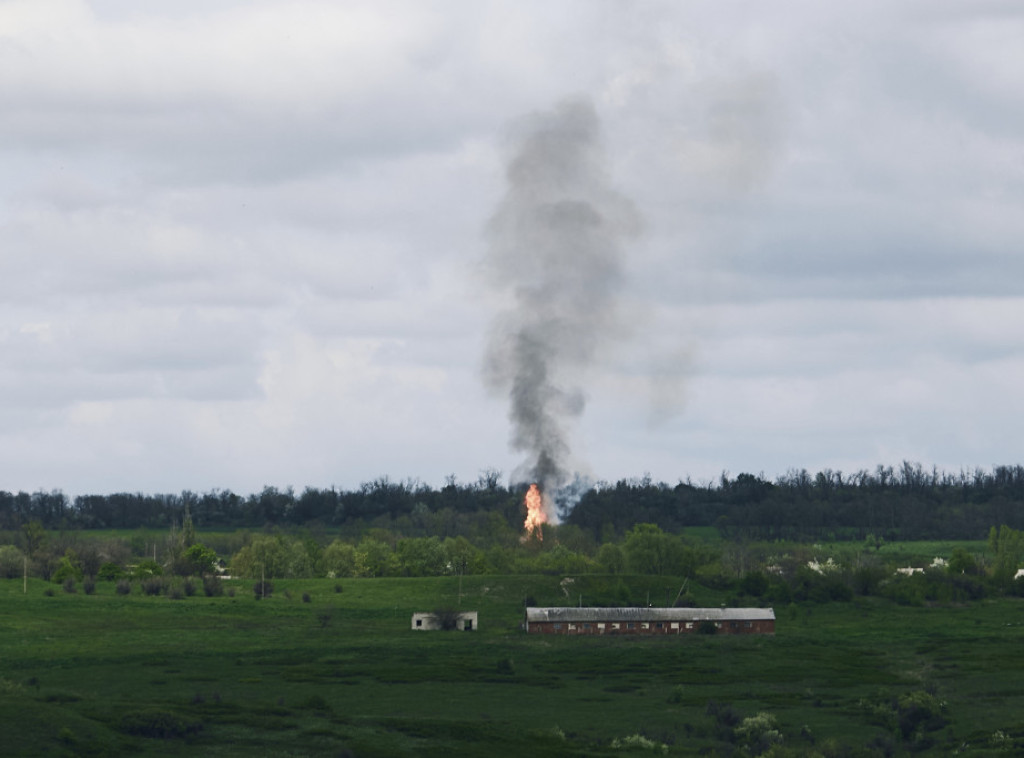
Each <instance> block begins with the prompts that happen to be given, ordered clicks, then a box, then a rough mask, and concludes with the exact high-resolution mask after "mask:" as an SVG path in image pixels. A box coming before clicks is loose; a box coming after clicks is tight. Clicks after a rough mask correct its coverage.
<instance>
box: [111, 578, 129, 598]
mask: <svg viewBox="0 0 1024 758" xmlns="http://www.w3.org/2000/svg"><path fill="white" fill-rule="evenodd" d="M114 591H115V592H117V594H118V595H130V594H131V592H132V583H131V582H129V581H128V580H127V579H118V580H117V586H116V587H115V588H114Z"/></svg>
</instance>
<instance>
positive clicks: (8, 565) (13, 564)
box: [0, 545, 25, 579]
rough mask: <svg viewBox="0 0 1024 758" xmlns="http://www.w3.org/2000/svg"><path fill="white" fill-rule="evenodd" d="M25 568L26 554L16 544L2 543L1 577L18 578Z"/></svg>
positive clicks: (0, 558) (0, 549) (0, 555)
mask: <svg viewBox="0 0 1024 758" xmlns="http://www.w3.org/2000/svg"><path fill="white" fill-rule="evenodd" d="M24 569H25V554H24V553H22V552H21V551H20V550H18V548H16V547H15V546H14V545H0V578H2V579H17V578H18V577H19V576H21V575H22V573H24Z"/></svg>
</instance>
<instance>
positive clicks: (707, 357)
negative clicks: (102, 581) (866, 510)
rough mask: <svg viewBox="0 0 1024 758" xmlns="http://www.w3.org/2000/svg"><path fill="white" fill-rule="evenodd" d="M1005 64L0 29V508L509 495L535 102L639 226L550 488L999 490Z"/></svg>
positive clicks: (508, 10)
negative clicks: (445, 489) (511, 337)
mask: <svg viewBox="0 0 1024 758" xmlns="http://www.w3.org/2000/svg"><path fill="white" fill-rule="evenodd" d="M1021 39H1024V8H1022V7H1021V5H1020V3H1018V2H1016V1H1015V0H1013V1H1004V2H1001V1H998V0H970V1H967V0H964V1H963V2H951V1H945V0H920V1H918V2H902V3H892V2H888V1H887V0H864V1H863V2H858V3H842V4H839V3H821V2H812V1H811V0H805V1H803V2H799V1H797V0H792V1H780V2H775V3H762V2H753V1H751V2H731V3H723V2H718V1H717V0H716V1H714V2H711V1H708V2H687V1H685V0H671V1H670V2H658V1H657V0H644V2H597V1H595V0H586V1H581V2H569V1H563V2H556V3H553V2H550V1H547V0H545V1H543V2H541V1H538V2H530V1H528V0H527V1H523V0H507V1H504V2H485V1H481V0H466V1H464V2H460V1H459V0H445V1H444V2H388V1H386V0H385V1H382V0H372V1H371V2H365V3H361V2H345V3H340V2H328V1H326V0H325V1H323V2H317V1H316V0H302V1H298V0H297V1H295V2H287V3H285V2H279V1H277V0H268V1H265V2H261V1H260V0H244V1H243V0H238V1H236V2H232V1H230V0H174V1H173V2H170V1H167V2H149V3H139V2H135V1H134V0H91V1H86V0H0V355H2V361H0V489H7V490H14V489H26V490H35V489H39V488H43V489H47V490H48V489H52V488H61V489H63V490H65V491H66V492H68V493H70V494H77V493H82V492H112V491H123V490H140V491H145V492H173V491H180V490H182V489H193V490H207V489H212V488H230V489H233V490H235V491H238V492H242V493H247V492H251V491H255V490H258V489H260V488H262V487H263V486H264V485H274V486H278V487H285V486H289V485H291V486H294V487H295V488H296V489H301V488H303V487H305V486H307V485H308V486H317V487H320V486H330V485H337V486H339V487H343V488H353V487H357V486H358V485H359V484H360V483H361V482H364V481H369V480H371V479H374V478H376V477H378V476H382V475H387V476H389V477H391V478H392V479H406V478H410V477H414V478H419V479H421V480H423V481H424V482H426V483H427V484H430V485H431V486H439V485H441V484H442V483H443V481H444V477H445V476H447V475H449V474H454V475H455V476H456V477H457V478H458V479H459V480H460V481H474V480H475V479H476V478H477V476H478V475H479V474H480V472H481V471H482V470H484V469H499V470H501V471H503V472H504V473H505V475H506V476H507V475H509V474H510V473H511V472H512V471H513V470H514V469H515V468H516V466H517V465H519V464H520V463H521V461H522V458H523V454H522V453H521V452H517V451H514V450H511V449H510V447H509V439H510V433H511V432H510V422H509V419H508V407H509V403H508V400H507V398H504V397H501V396H499V395H497V394H495V393H493V392H492V391H491V390H489V389H488V386H487V385H486V384H485V382H484V381H483V379H482V374H483V372H482V363H483V357H484V355H485V351H486V343H487V338H488V334H489V329H490V325H491V324H492V322H493V321H494V319H495V317H496V314H497V313H498V312H499V311H500V310H501V308H502V307H503V306H504V305H507V298H508V293H506V292H502V291H500V289H495V286H494V282H493V280H492V279H489V278H488V277H487V276H484V275H483V274H482V265H481V261H482V260H483V259H484V258H485V256H486V254H487V250H488V244H489V242H488V239H487V235H486V234H485V227H486V226H487V224H488V221H489V220H490V219H491V218H492V217H493V216H494V214H495V213H496V209H497V208H499V206H500V204H501V203H502V199H503V198H504V197H505V196H506V192H507V189H508V185H507V180H506V172H505V169H506V165H507V164H508V161H509V160H510V157H511V154H512V152H514V142H515V137H514V135H515V133H516V131H517V129H521V125H522V124H523V123H524V119H526V120H528V119H529V118H531V114H538V113H541V114H543V113H545V112H550V111H551V109H552V108H556V107H557V106H558V105H559V103H562V102H563V101H565V99H566V98H571V99H573V101H574V102H588V103H590V104H592V106H593V108H594V109H595V111H596V113H597V115H598V118H599V121H600V126H601V134H602V142H601V145H602V147H603V151H604V158H605V164H604V167H605V173H606V178H607V180H608V181H609V182H610V184H611V185H613V186H614V189H615V191H616V192H618V193H619V194H620V195H621V196H622V197H624V198H628V200H629V201H631V202H632V204H633V206H635V209H636V212H637V215H638V217H639V219H641V221H640V228H641V230H642V231H641V232H640V233H639V234H638V235H635V236H632V237H631V238H630V239H629V240H628V243H627V244H626V245H625V247H624V250H623V254H624V261H623V274H624V280H623V283H622V286H621V287H620V288H619V289H618V291H617V293H616V297H617V308H616V313H617V318H616V321H615V323H614V324H613V325H612V326H611V329H612V332H613V333H612V334H611V335H610V339H608V340H606V341H604V342H603V343H602V347H601V349H600V350H599V351H597V352H596V353H595V354H594V355H593V359H592V361H591V364H590V365H589V366H588V367H584V368H585V371H582V373H581V374H580V375H579V376H578V377H576V379H577V380H578V382H579V384H580V387H581V388H582V390H583V396H584V397H585V400H586V408H585V411H584V414H583V415H582V416H581V417H580V419H579V420H578V423H576V424H575V425H574V426H573V427H572V428H571V451H572V457H573V460H574V466H575V468H576V469H578V470H579V471H581V472H584V473H587V474H589V475H590V476H592V477H593V478H595V479H599V480H609V481H614V480H616V479H619V478H622V477H633V476H642V475H643V474H645V473H650V475H651V476H652V477H654V478H655V479H659V480H664V481H667V482H670V483H674V482H676V481H678V480H680V479H685V478H686V477H692V478H693V479H694V480H695V481H702V480H710V479H714V478H716V477H717V476H718V475H719V474H720V473H721V472H722V471H728V472H730V473H731V474H732V475H735V474H737V473H740V472H751V473H764V474H765V475H766V476H768V477H775V476H777V475H779V474H783V473H785V472H786V471H787V470H788V469H791V468H807V469H809V470H811V471H812V472H813V471H817V470H820V469H823V468H826V467H828V468H832V469H838V470H842V471H845V472H852V471H856V470H858V469H861V468H870V469H873V468H874V467H875V466H876V465H877V464H880V463H882V464H898V463H899V462H900V461H902V460H904V459H906V460H911V461H916V462H920V463H922V464H923V465H925V466H926V467H929V468H930V467H931V466H932V465H936V466H938V467H940V468H943V469H949V470H953V471H958V470H959V469H960V468H962V467H971V468H973V467H975V466H982V467H989V466H992V465H994V464H1003V463H1022V462H1024V452H1022V450H1021V446H1020V444H1019V440H1020V433H1019V430H1018V426H1019V424H1020V421H1021V419H1022V418H1024V393H1022V391H1021V388H1022V387H1024V329H1022V321H1024V291H1022V285H1024V250H1022V249H1021V246H1022V240H1024V212H1022V211H1021V209H1022V208H1024V98H1022V97H1021V92H1024V48H1022V47H1021V45H1020V40H1021ZM525 257H527V258H528V257H529V256H525Z"/></svg>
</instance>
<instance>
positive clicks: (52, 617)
mask: <svg viewBox="0 0 1024 758" xmlns="http://www.w3.org/2000/svg"><path fill="white" fill-rule="evenodd" d="M561 579H562V577H533V576H526V577H523V576H514V577H504V576H501V577H496V576H478V577H472V576H470V577H465V578H464V579H463V582H462V597H461V607H462V608H464V609H471V610H477V611H479V614H480V629H479V631H477V632H472V633H456V632H452V633H442V632H413V631H411V630H410V629H409V625H410V616H411V614H412V613H413V612H414V611H430V610H434V609H436V608H438V607H441V606H444V605H455V604H457V603H458V602H459V598H458V587H459V585H458V581H457V580H456V579H453V578H439V579H432V578H431V579H351V580H343V581H340V582H336V581H334V580H291V581H285V580H281V581H276V582H275V583H274V584H275V590H274V593H273V595H272V597H270V598H267V599H264V600H257V599H255V598H254V596H253V593H252V589H251V586H252V583H251V582H244V583H243V582H235V583H231V582H228V583H225V586H226V587H228V588H232V589H234V590H235V595H234V596H233V597H231V596H229V595H227V594H226V595H224V596H222V597H205V596H203V595H202V592H201V590H200V592H199V593H198V594H197V595H196V596H192V597H185V598H183V599H178V600H174V599H170V598H168V597H166V596H146V595H142V594H140V593H139V591H138V589H137V588H136V590H135V592H133V594H131V595H127V596H121V595H117V594H116V593H115V591H114V586H113V584H111V583H104V582H100V583H98V584H97V590H96V593H95V594H93V595H86V594H85V593H84V592H82V589H81V587H79V588H78V592H76V593H74V594H69V593H65V592H64V591H63V590H62V589H61V587H60V586H58V585H54V584H47V583H44V582H41V581H38V580H30V581H29V583H28V591H27V593H23V592H22V589H23V588H22V581H21V580H2V581H0V743H2V749H0V753H2V754H3V755H5V756H11V755H24V756H34V755H44V754H45V755H83V756H101V755H111V756H113V755H154V756H156V755H160V756H165V755H170V756H174V755H204V756H207V755H208V756H236V755H237V756H241V755H246V756H251V755H281V756H306V755H336V756H340V755H356V756H434V755H436V756H452V755H488V756H495V755H530V756H533V755H538V756H544V755H551V756H565V755H569V756H571V755H580V756H583V755H587V756H589V755H652V754H659V755H660V754H662V752H663V751H664V752H666V753H667V754H669V755H698V754H706V755H713V754H717V755H730V754H734V751H738V752H735V754H736V755H752V754H756V753H757V752H758V751H759V750H761V749H762V748H763V747H766V746H767V745H768V744H770V743H771V742H772V741H776V740H775V737H774V736H772V735H769V736H768V737H764V735H762V739H761V742H760V743H759V744H755V743H754V742H751V740H750V739H749V734H747V733H745V732H744V727H743V721H742V720H743V719H744V718H747V717H752V716H755V715H756V714H757V713H759V712H768V713H770V714H771V715H772V717H773V718H774V720H775V722H776V723H775V730H774V731H775V732H776V733H777V734H778V737H779V738H780V739H781V743H780V744H781V747H782V748H784V750H782V751H780V752H779V754H783V755H786V754H788V755H824V756H832V755H835V756H841V755H851V756H853V755H878V756H881V755H887V754H888V755H903V754H910V753H911V752H915V753H916V754H923V755H951V754H953V753H954V752H959V753H960V754H967V755H1013V754H1019V753H1020V750H1021V749H1022V748H1024V658H1022V656H1021V655H1020V649H1021V643H1022V641H1024V603H1022V601H1020V600H1018V599H1011V598H1007V599H999V600H987V601H979V602H976V603H973V604H970V605H965V606H957V607H903V606H897V605H894V604H892V603H889V602H887V601H884V600H879V599H877V598H870V599H861V600H857V601H854V602H852V603H838V604H828V605H815V606H789V607H785V608H777V609H776V612H777V616H778V622H777V634H776V635H775V636H774V637H748V638H736V637H734V638H730V637H725V636H693V637H688V638H666V639H639V638H628V637H617V638H550V637H548V638H536V637H527V636H526V635H525V634H523V633H522V632H521V631H520V630H519V624H520V622H521V619H522V607H523V602H524V599H529V600H530V602H531V603H537V604H540V605H547V604H550V605H566V604H571V605H575V604H577V603H578V602H580V598H581V599H582V602H583V603H584V604H587V603H588V602H595V601H599V600H602V599H604V598H606V597H610V596H612V595H616V596H621V595H623V594H627V595H628V596H630V597H631V598H634V599H635V601H636V602H644V601H645V600H646V598H648V597H650V598H651V602H653V603H654V604H661V601H662V598H664V597H666V596H671V597H673V598H674V597H675V595H676V593H677V591H678V589H679V585H680V582H679V581H678V580H674V579H667V578H656V577H626V578H624V579H620V578H618V577H614V578H613V577H596V576H594V577H579V578H578V579H577V580H576V581H575V582H573V583H571V584H566V585H563V584H562V583H561ZM338 589H340V590H341V591H340V592H339V591H338ZM51 590H52V593H53V594H52V595H47V594H46V593H47V591H51ZM304 594H306V595H308V602H306V601H305V600H304V597H303V595H304ZM692 594H693V596H694V597H695V599H696V600H697V601H698V602H699V603H701V604H708V605H712V604H718V603H719V602H721V601H722V599H723V598H722V597H720V596H718V595H716V594H715V593H714V592H712V591H711V590H707V589H704V588H701V587H696V588H692ZM915 704H916V705H915ZM922 704H923V705H922ZM928 707H930V708H931V709H932V711H931V712H930V714H928V715H927V718H925V717H924V716H921V715H920V713H919V712H918V711H920V710H922V709H924V710H927V708H928ZM915 708H918V711H915V710H914V709H915ZM915 719H917V720H915ZM908 723H909V728H908ZM633 735H641V736H643V737H644V738H645V739H646V740H648V741H649V742H648V743H645V742H644V741H642V740H639V739H636V738H634V739H633V740H632V743H631V744H629V743H630V741H629V740H628V739H627V738H630V737H631V736H633ZM766 740H767V741H766ZM616 741H617V742H616ZM616 745H618V747H616ZM744 745H748V747H744ZM662 746H664V747H662Z"/></svg>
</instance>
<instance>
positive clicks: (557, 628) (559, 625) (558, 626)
mask: <svg viewBox="0 0 1024 758" xmlns="http://www.w3.org/2000/svg"><path fill="white" fill-rule="evenodd" d="M561 628H562V625H561V624H555V631H556V632H557V631H559V630H560V629H561Z"/></svg>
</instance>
